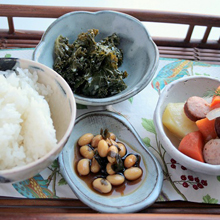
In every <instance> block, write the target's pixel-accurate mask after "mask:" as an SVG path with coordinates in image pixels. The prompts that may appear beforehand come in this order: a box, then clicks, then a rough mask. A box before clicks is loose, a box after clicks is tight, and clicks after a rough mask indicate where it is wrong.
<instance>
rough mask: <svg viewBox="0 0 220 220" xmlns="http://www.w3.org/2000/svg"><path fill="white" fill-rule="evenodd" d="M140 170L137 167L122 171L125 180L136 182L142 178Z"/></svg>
mask: <svg viewBox="0 0 220 220" xmlns="http://www.w3.org/2000/svg"><path fill="white" fill-rule="evenodd" d="M142 173H143V171H142V169H141V168H139V167H130V168H128V169H127V170H125V171H124V176H125V178H126V179H127V180H131V181H133V180H136V179H138V178H139V177H141V176H142Z"/></svg>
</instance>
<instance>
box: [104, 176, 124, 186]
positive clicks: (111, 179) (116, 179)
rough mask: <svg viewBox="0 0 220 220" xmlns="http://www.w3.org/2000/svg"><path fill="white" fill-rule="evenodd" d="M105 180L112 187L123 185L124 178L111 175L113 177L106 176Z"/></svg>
mask: <svg viewBox="0 0 220 220" xmlns="http://www.w3.org/2000/svg"><path fill="white" fill-rule="evenodd" d="M106 179H107V180H108V181H109V182H110V183H111V184H112V185H113V186H119V185H121V184H122V183H124V181H125V178H124V176H122V175H120V174H113V175H108V176H107V177H106Z"/></svg>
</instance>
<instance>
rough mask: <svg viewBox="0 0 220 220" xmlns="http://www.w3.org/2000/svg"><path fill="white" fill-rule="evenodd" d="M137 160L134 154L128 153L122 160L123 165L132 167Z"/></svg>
mask: <svg viewBox="0 0 220 220" xmlns="http://www.w3.org/2000/svg"><path fill="white" fill-rule="evenodd" d="M136 162H137V157H136V155H134V154H130V155H128V156H127V157H126V158H125V160H124V166H125V167H126V168H130V167H133V166H134V165H135V163H136Z"/></svg>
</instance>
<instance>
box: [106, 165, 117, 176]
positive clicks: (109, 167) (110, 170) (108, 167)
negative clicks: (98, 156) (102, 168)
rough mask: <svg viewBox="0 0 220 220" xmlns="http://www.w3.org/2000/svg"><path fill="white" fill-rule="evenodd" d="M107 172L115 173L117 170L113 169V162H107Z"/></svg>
mask: <svg viewBox="0 0 220 220" xmlns="http://www.w3.org/2000/svg"><path fill="white" fill-rule="evenodd" d="M106 172H107V173H108V174H110V175H111V174H115V171H114V170H113V169H112V164H111V163H107V165H106Z"/></svg>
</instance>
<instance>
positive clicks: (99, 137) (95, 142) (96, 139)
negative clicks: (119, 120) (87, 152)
mask: <svg viewBox="0 0 220 220" xmlns="http://www.w3.org/2000/svg"><path fill="white" fill-rule="evenodd" d="M102 139H103V138H102V135H100V134H98V135H96V136H95V137H93V138H92V141H91V145H92V147H98V143H99V141H101V140H102Z"/></svg>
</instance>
